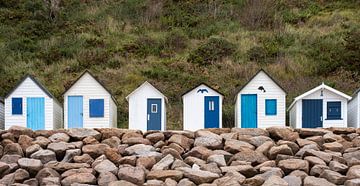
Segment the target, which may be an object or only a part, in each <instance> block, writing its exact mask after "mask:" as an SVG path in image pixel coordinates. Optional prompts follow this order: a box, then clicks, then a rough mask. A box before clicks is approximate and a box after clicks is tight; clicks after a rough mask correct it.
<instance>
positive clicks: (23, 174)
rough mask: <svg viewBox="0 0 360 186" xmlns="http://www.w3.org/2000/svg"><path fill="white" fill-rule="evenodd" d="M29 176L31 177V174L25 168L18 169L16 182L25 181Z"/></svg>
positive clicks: (15, 175) (15, 177) (15, 176)
mask: <svg viewBox="0 0 360 186" xmlns="http://www.w3.org/2000/svg"><path fill="white" fill-rule="evenodd" d="M28 178H30V174H29V172H28V171H26V170H25V169H18V170H16V171H15V173H14V179H15V182H23V181H24V180H26V179H28Z"/></svg>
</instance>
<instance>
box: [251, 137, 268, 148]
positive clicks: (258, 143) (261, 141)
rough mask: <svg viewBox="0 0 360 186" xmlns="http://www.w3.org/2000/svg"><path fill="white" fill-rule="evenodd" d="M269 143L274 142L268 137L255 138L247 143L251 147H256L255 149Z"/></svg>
mask: <svg viewBox="0 0 360 186" xmlns="http://www.w3.org/2000/svg"><path fill="white" fill-rule="evenodd" d="M267 141H270V142H273V140H272V139H271V138H269V137H267V136H254V137H251V138H250V139H249V140H247V141H246V142H248V143H250V144H251V145H254V146H255V147H259V146H261V145H262V144H264V143H265V142H267Z"/></svg>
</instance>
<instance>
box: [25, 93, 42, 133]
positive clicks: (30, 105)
mask: <svg viewBox="0 0 360 186" xmlns="http://www.w3.org/2000/svg"><path fill="white" fill-rule="evenodd" d="M26 104H27V105H26V126H27V128H30V129H32V130H44V129H45V99H44V98H27V99H26Z"/></svg>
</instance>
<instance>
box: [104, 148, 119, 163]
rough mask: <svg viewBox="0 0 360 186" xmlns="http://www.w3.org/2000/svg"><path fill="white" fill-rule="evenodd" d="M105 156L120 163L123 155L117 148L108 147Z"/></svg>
mask: <svg viewBox="0 0 360 186" xmlns="http://www.w3.org/2000/svg"><path fill="white" fill-rule="evenodd" d="M105 156H106V158H107V159H109V160H110V161H112V162H113V163H115V165H118V164H119V162H120V160H121V158H122V157H121V155H120V153H119V152H118V150H117V149H116V148H107V149H106V150H105Z"/></svg>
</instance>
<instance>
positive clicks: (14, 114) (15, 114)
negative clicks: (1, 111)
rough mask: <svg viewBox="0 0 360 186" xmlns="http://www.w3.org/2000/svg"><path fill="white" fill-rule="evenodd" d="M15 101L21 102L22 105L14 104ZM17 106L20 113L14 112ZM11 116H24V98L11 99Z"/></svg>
mask: <svg viewBox="0 0 360 186" xmlns="http://www.w3.org/2000/svg"><path fill="white" fill-rule="evenodd" d="M14 100H20V103H14ZM15 104H19V106H20V108H19V109H18V110H19V111H17V112H14V111H16V110H14V108H16V107H14V106H15ZM11 115H13V116H21V115H23V98H22V97H13V98H11Z"/></svg>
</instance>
